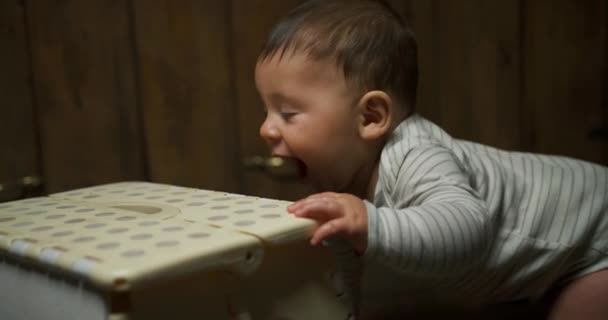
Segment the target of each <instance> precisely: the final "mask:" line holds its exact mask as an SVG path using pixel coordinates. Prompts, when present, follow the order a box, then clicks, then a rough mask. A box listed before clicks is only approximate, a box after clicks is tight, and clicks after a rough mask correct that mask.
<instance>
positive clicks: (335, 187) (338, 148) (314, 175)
mask: <svg viewBox="0 0 608 320" xmlns="http://www.w3.org/2000/svg"><path fill="white" fill-rule="evenodd" d="M255 82H256V86H257V88H258V91H259V93H260V96H261V98H262V100H263V102H264V105H265V108H266V112H267V114H266V119H265V121H264V123H262V126H261V127H260V135H261V136H262V138H263V139H264V140H266V142H267V143H268V145H269V147H270V149H271V152H272V154H273V155H277V156H283V157H292V158H296V159H298V160H299V161H301V163H302V164H303V165H304V166H305V168H306V170H305V172H306V174H305V177H304V178H305V181H307V182H308V183H310V184H312V185H313V186H314V187H316V188H317V189H318V190H319V191H345V190H348V189H350V188H351V187H352V185H351V184H352V183H353V180H354V178H355V176H356V175H357V171H358V170H359V168H360V166H361V163H360V161H361V159H363V155H362V153H363V147H362V139H361V138H360V136H359V131H358V125H359V121H360V116H359V113H358V107H357V103H358V98H359V97H358V96H357V95H356V94H353V90H352V89H350V88H348V86H347V83H346V81H345V79H344V76H343V73H342V71H341V70H340V69H338V67H337V66H336V65H335V64H334V63H333V62H332V61H312V60H310V59H308V57H307V56H306V55H305V54H295V55H291V54H289V53H288V54H285V55H284V56H283V58H279V57H278V55H277V56H273V57H271V58H268V59H266V60H264V61H262V62H260V63H258V65H257V66H256V70H255Z"/></svg>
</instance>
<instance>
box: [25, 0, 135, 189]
mask: <svg viewBox="0 0 608 320" xmlns="http://www.w3.org/2000/svg"><path fill="white" fill-rule="evenodd" d="M127 4H128V3H127V2H125V1H122V0H92V1H86V2H85V1H78V0H61V1H28V2H27V10H28V15H27V16H28V26H29V32H30V38H31V50H32V57H33V59H32V60H33V62H32V66H33V70H34V85H35V91H36V98H37V99H36V105H37V108H38V114H39V119H40V138H41V146H42V159H43V171H44V172H45V179H46V182H47V186H48V191H50V192H55V191H60V190H67V189H73V188H77V187H82V186H87V185H94V184H100V183H105V182H111V181H118V180H129V179H142V178H144V170H143V165H142V164H143V160H142V155H141V148H140V140H141V139H140V132H139V126H138V121H137V119H138V118H137V102H136V96H135V82H134V78H133V61H132V50H131V48H132V39H131V38H130V34H131V33H130V31H129V21H128V14H127V12H128V11H127Z"/></svg>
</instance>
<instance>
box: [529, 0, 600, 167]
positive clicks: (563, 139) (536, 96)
mask: <svg viewBox="0 0 608 320" xmlns="http://www.w3.org/2000/svg"><path fill="white" fill-rule="evenodd" d="M524 4H525V13H526V14H525V25H526V30H525V32H524V45H525V48H524V56H525V61H524V64H525V66H524V68H525V70H526V75H525V78H524V80H525V83H524V89H525V92H524V95H523V101H524V107H525V116H526V117H527V118H528V119H529V125H530V126H531V127H532V130H533V132H534V135H533V136H532V137H531V143H532V145H533V147H534V150H537V151H539V152H543V153H550V154H563V155H568V156H572V157H577V158H582V159H586V160H590V161H595V162H600V163H605V164H606V163H608V159H606V158H605V154H606V144H604V143H602V142H600V141H592V140H591V139H590V137H589V133H590V131H591V130H592V129H593V128H600V127H602V126H603V125H605V122H604V121H605V120H604V112H606V110H604V108H605V106H604V107H602V104H603V103H605V101H603V99H605V91H604V90H606V88H605V84H604V81H605V79H606V70H607V66H606V63H607V61H606V50H607V44H606V32H607V31H606V18H607V17H606V12H607V8H606V6H607V3H606V1H597V0H595V1H594V0H585V1H575V0H560V1H524Z"/></svg>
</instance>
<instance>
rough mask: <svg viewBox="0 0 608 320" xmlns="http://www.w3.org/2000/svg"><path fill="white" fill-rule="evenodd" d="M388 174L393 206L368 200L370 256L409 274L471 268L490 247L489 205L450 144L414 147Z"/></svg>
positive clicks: (491, 234)
mask: <svg viewBox="0 0 608 320" xmlns="http://www.w3.org/2000/svg"><path fill="white" fill-rule="evenodd" d="M393 172H394V174H393V175H392V176H391V175H390V174H389V175H387V179H394V180H393V181H392V182H393V183H390V182H389V185H391V186H392V187H393V189H391V190H389V191H390V194H389V195H388V198H389V199H388V201H389V206H390V207H382V208H376V207H374V206H373V205H372V204H370V203H367V202H366V207H367V217H368V234H369V235H368V247H367V251H366V255H368V256H369V257H371V258H373V259H377V260H379V261H382V262H383V263H385V264H388V265H391V266H393V267H396V268H397V269H399V270H403V271H406V272H408V273H419V274H426V275H430V276H437V275H448V274H454V273H457V272H460V271H466V270H471V269H472V268H471V267H472V266H474V265H475V264H476V263H478V262H479V261H480V259H481V258H483V257H484V256H485V254H486V253H487V249H488V248H489V247H490V245H491V242H492V241H491V240H492V236H493V231H494V230H493V228H492V225H491V218H490V215H489V213H488V210H487V207H486V204H485V202H484V201H482V200H481V199H480V198H479V196H478V195H477V192H476V191H475V190H474V189H473V188H472V187H471V182H470V179H469V176H468V175H467V174H466V173H465V170H463V168H462V167H461V164H460V163H459V161H458V160H457V159H456V157H455V156H454V155H453V154H452V152H451V151H449V150H448V149H446V148H443V147H441V146H434V145H424V146H418V147H414V148H411V149H410V150H409V151H408V152H407V154H406V157H404V160H403V162H402V163H401V164H400V166H399V168H395V170H394V171H393Z"/></svg>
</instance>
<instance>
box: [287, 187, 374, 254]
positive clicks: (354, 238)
mask: <svg viewBox="0 0 608 320" xmlns="http://www.w3.org/2000/svg"><path fill="white" fill-rule="evenodd" d="M287 211H289V212H290V213H292V214H294V215H295V216H296V217H301V218H309V219H314V220H316V221H317V222H318V223H319V228H317V230H315V232H314V234H313V236H312V239H311V240H310V243H311V244H312V245H318V244H319V243H321V241H323V240H325V239H327V238H329V237H332V236H339V237H342V238H344V239H346V240H348V241H349V242H350V243H351V245H352V247H353V248H354V249H355V251H356V252H357V253H358V254H363V253H364V252H365V250H366V249H367V208H366V207H365V203H363V200H361V199H359V198H358V197H356V196H353V195H350V194H347V193H333V192H324V193H319V194H314V195H312V196H309V197H307V198H304V199H302V200H299V201H297V202H295V203H293V204H291V205H290V206H288V207H287Z"/></svg>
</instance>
